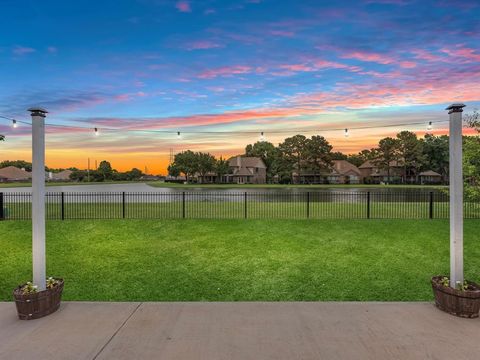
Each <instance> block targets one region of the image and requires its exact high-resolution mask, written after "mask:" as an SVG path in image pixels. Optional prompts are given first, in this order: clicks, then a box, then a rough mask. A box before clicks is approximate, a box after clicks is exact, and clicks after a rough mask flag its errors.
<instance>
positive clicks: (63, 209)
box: [62, 191, 65, 220]
mask: <svg viewBox="0 0 480 360" xmlns="http://www.w3.org/2000/svg"><path fill="white" fill-rule="evenodd" d="M62 220H65V193H64V192H63V191H62Z"/></svg>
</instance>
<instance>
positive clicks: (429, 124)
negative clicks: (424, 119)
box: [427, 121, 432, 131]
mask: <svg viewBox="0 0 480 360" xmlns="http://www.w3.org/2000/svg"><path fill="white" fill-rule="evenodd" d="M427 130H428V131H430V130H432V122H431V121H430V122H429V123H428V126H427Z"/></svg>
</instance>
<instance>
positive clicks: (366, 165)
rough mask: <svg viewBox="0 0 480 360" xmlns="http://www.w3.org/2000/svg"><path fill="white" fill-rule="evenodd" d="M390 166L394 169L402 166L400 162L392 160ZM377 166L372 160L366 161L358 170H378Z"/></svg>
mask: <svg viewBox="0 0 480 360" xmlns="http://www.w3.org/2000/svg"><path fill="white" fill-rule="evenodd" d="M390 166H392V167H399V166H402V165H401V164H400V162H399V161H397V160H392V161H390ZM376 167H377V165H375V164H374V163H373V162H372V161H371V160H367V161H365V162H364V163H363V164H362V165H360V166H359V167H358V168H359V169H370V168H376Z"/></svg>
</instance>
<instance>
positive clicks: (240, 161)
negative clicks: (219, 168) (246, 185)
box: [228, 156, 267, 169]
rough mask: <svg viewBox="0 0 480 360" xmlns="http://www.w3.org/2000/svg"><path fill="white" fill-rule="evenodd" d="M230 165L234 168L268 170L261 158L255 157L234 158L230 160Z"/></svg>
mask: <svg viewBox="0 0 480 360" xmlns="http://www.w3.org/2000/svg"><path fill="white" fill-rule="evenodd" d="M228 165H229V166H232V167H246V168H249V167H252V168H262V169H266V168H267V166H266V165H265V163H264V162H263V160H262V159H261V158H259V157H254V156H234V157H232V158H230V159H229V160H228Z"/></svg>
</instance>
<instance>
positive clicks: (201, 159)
mask: <svg viewBox="0 0 480 360" xmlns="http://www.w3.org/2000/svg"><path fill="white" fill-rule="evenodd" d="M195 157H196V162H197V171H198V173H199V175H200V177H201V179H202V183H204V182H205V175H206V174H207V173H209V172H211V171H214V170H215V158H214V157H213V155H210V154H209V153H203V152H197V153H195Z"/></svg>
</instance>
